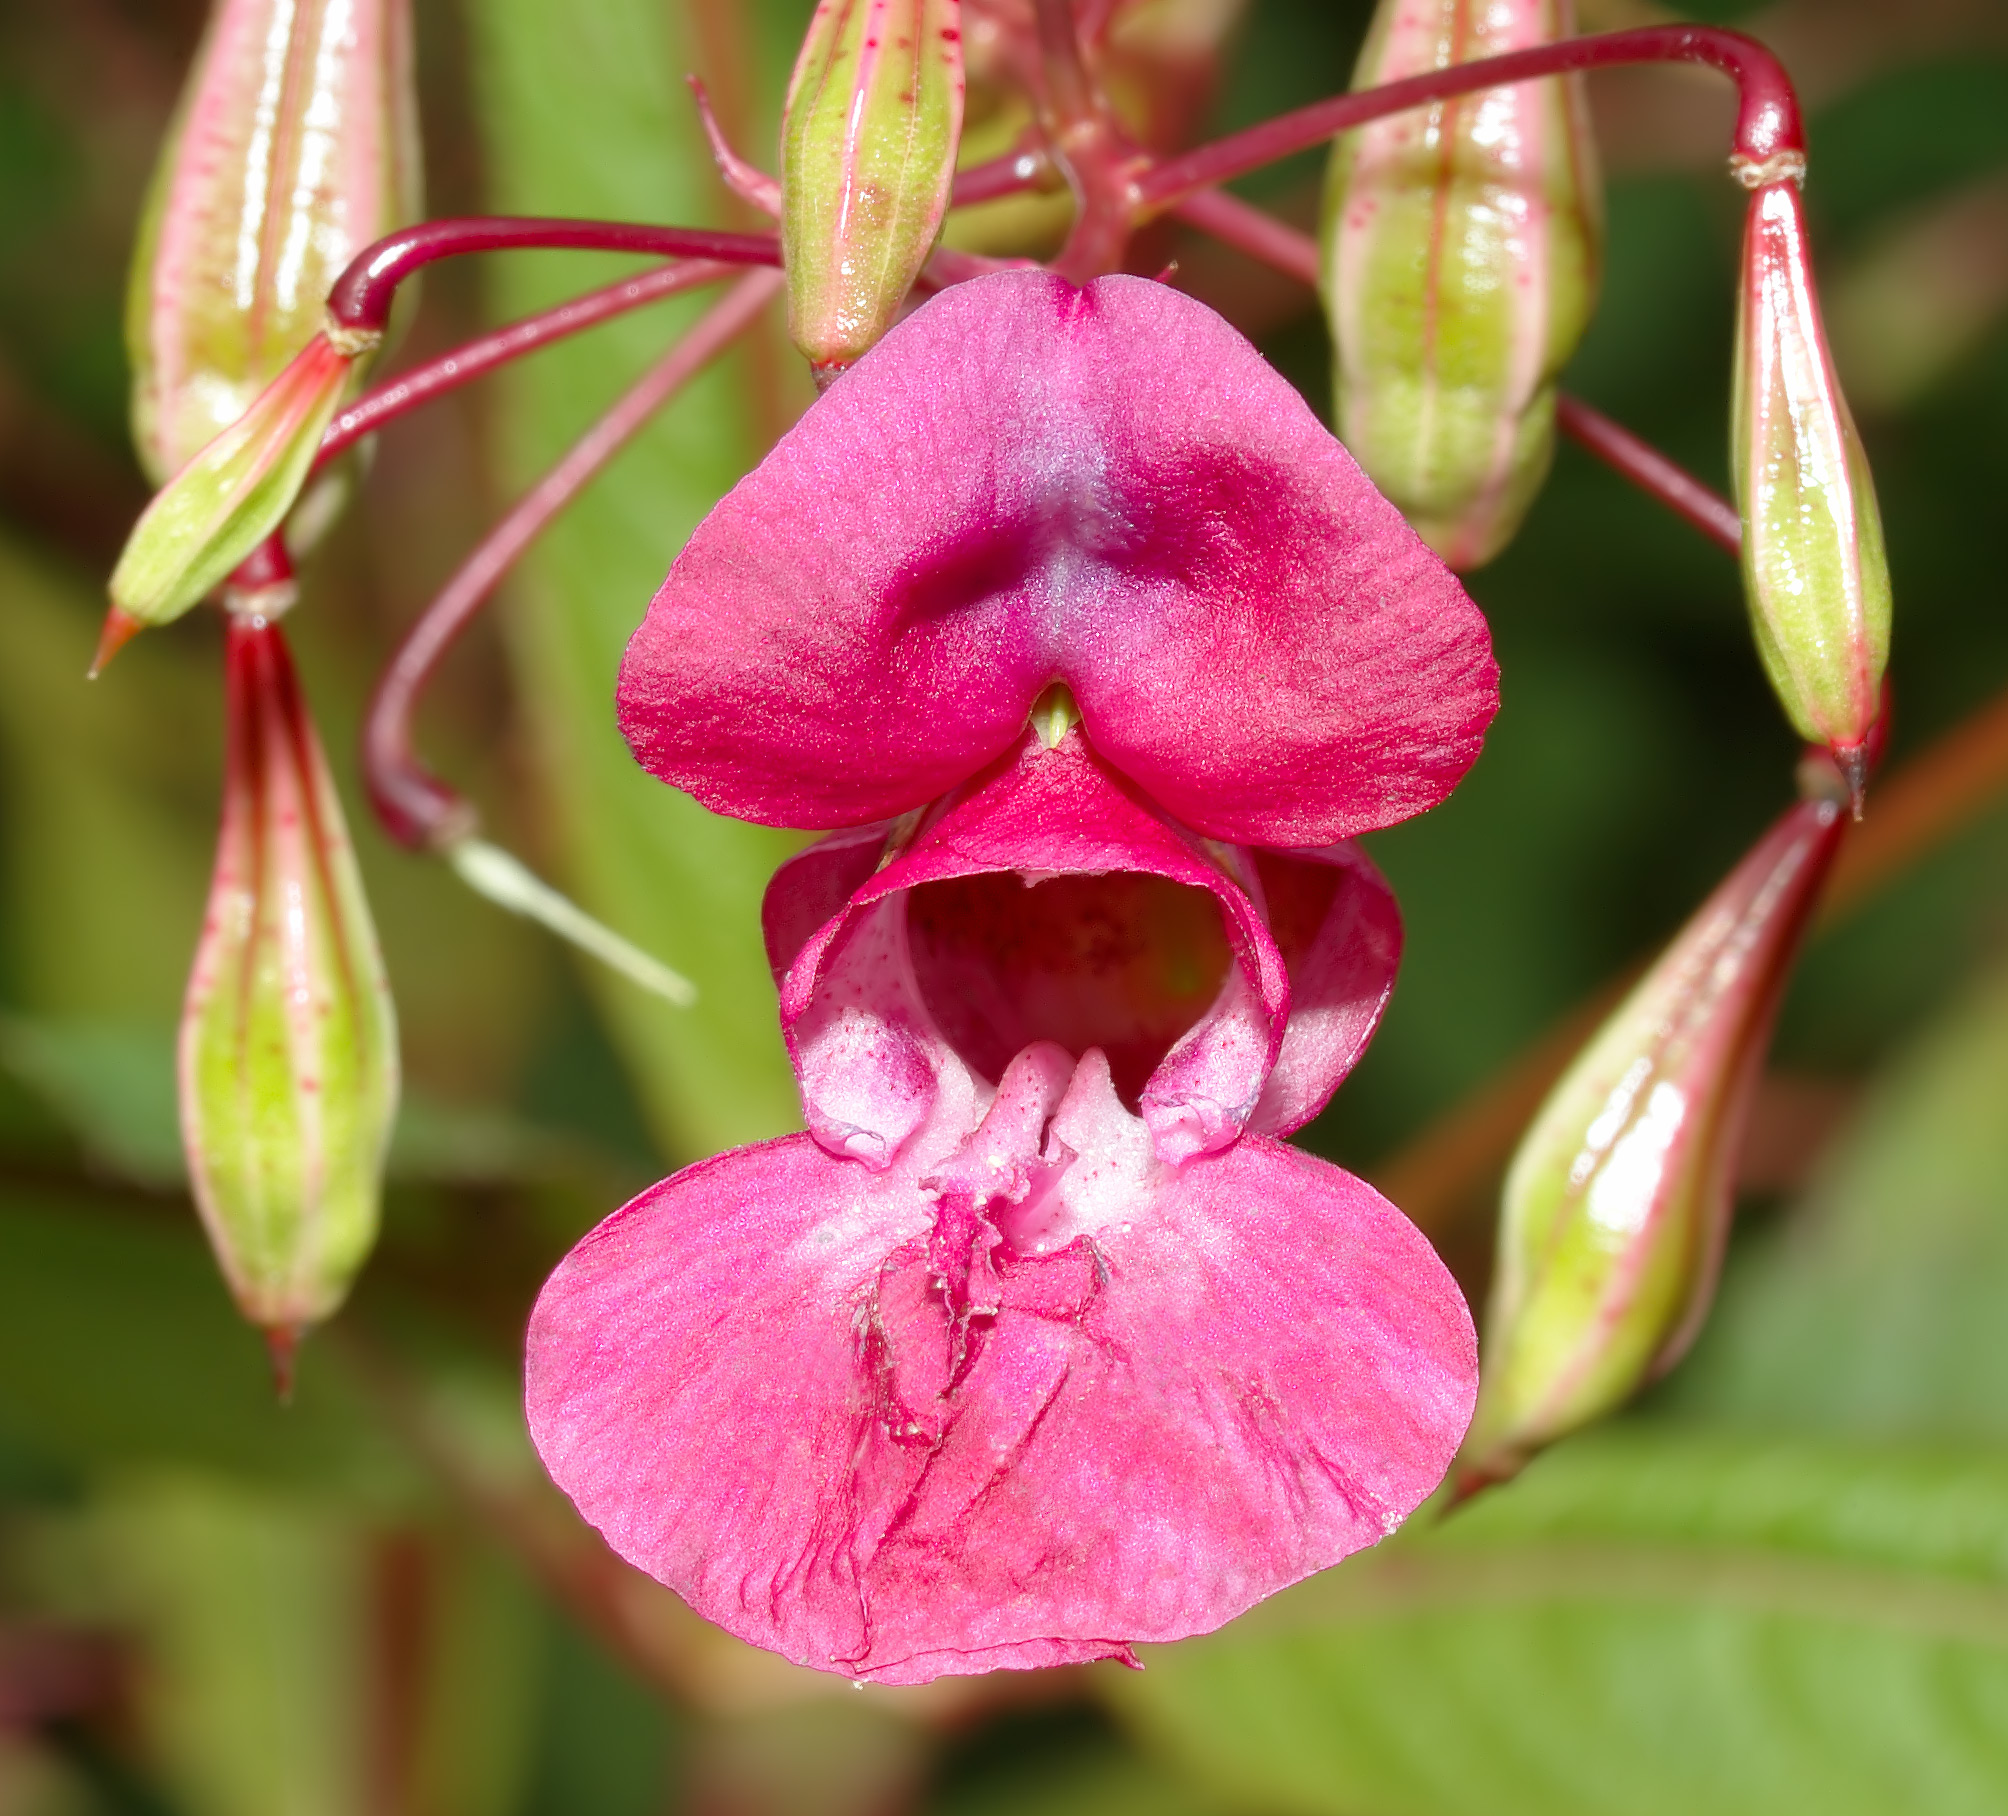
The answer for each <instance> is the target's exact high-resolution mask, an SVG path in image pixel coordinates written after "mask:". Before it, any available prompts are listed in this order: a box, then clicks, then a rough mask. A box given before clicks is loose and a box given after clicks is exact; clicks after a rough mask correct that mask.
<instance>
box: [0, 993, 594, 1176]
mask: <svg viewBox="0 0 2008 1816" xmlns="http://www.w3.org/2000/svg"><path fill="white" fill-rule="evenodd" d="M0 1067H4V1068H5V1069H6V1070H7V1071H9V1072H11V1073H13V1075H14V1076H15V1077H16V1078H17V1079H19V1080H20V1081H21V1082H22V1083H23V1084H25V1085H27V1086H28V1087H29V1088H30V1089H31V1090H33V1091H34V1092H35V1094H36V1095H37V1096H38V1097H40V1098H41V1099H42V1100H43V1102H44V1103H45V1104H46V1105H47V1106H48V1108H49V1109H50V1110H51V1111H52V1112H53V1113H54V1114H55V1115H56V1116H57V1117H58V1118H60V1120H61V1121H62V1122H63V1123H64V1124H65V1125H66V1126H67V1127H68V1128H69V1129H70V1130H71V1131H72V1132H73V1133H74V1134H75V1135H76V1136H77V1138H78V1139H79V1140H80V1141H81V1142H82V1143H83V1145H84V1147H85V1149H86V1151H87V1152H88V1153H89V1154H90V1155H91V1156H92V1158H93V1159H94V1160H96V1161H97V1162H99V1163H100V1164H101V1165H102V1166H103V1167H104V1168H106V1169H107V1170H108V1171H110V1172H112V1173H114V1174H117V1175H118V1176H120V1177H121V1178H125V1179H129V1180H131V1181H133V1182H134V1183H135V1184H137V1185H143V1186H147V1187H150V1188H153V1189H155V1190H163V1189H171V1188H177V1187H179V1186H181V1185H182V1184H183V1183H184V1182H185V1181H186V1179H187V1176H188V1170H187V1167H186V1165H185V1164H184V1162H183V1159H182V1152H181V1125H180V1118H179V1113H178V1110H177V1108H176V1101H175V1090H176V1087H175V1060H174V1030H173V1029H172V1028H171V1027H164V1026H158V1025H154V1024H146V1023H141V1024H133V1023H127V1022H113V1021H99V1020H92V1019H75V1020H72V1019H66V1018H63V1017H58V1016H38V1017H30V1016H20V1015H0ZM617 1165H618V1163H617V1162H616V1161H615V1160H613V1159H611V1158H610V1157H609V1156H607V1155H606V1154H604V1153H601V1152H600V1151H599V1150H598V1149H597V1148H596V1147H595V1146H594V1145H593V1144H592V1143H591V1142H590V1141H588V1140H585V1139H582V1138H581V1137H579V1136H578V1135H576V1134H573V1133H571V1132H570V1131H565V1132H559V1131H557V1130H551V1129H544V1128H540V1127H538V1126H536V1125H535V1124H534V1123H530V1122H526V1121H525V1120H524V1119H523V1118H521V1117H519V1116H515V1115H512V1114H511V1113H510V1112H508V1111H506V1110H499V1109H494V1108H489V1107H482V1106H475V1107H463V1106H460V1105H456V1104H444V1103H439V1102H436V1101H434V1100H432V1099H430V1098H427V1097H425V1096H423V1095H420V1094H417V1093H409V1092H408V1093H407V1094H406V1095H405V1097H404V1100H403V1102H402V1103H400V1105H399V1106H398V1118H397V1124H396V1127H395V1129H394V1131H393V1133H392V1137H391V1145H390V1158H389V1172H390V1176H391V1177H392V1178H393V1179H399V1180H428V1181H434V1182H439V1183H447V1184H456V1185H494V1184H500V1183H506V1182H511V1181H548V1180H566V1179H570V1180H584V1181H587V1182H590V1183H592V1184H594V1185H599V1184H602V1183H604V1181H605V1180H606V1179H608V1178H609V1177H610V1176H611V1175H612V1174H613V1172H614V1171H615V1170H616V1167H617Z"/></svg>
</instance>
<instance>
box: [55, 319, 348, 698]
mask: <svg viewBox="0 0 2008 1816" xmlns="http://www.w3.org/2000/svg"><path fill="white" fill-rule="evenodd" d="M336 336H339V338H340V339H341V341H342V346H343V347H347V348H350V349H352V350H353V351H351V352H344V351H343V350H342V348H341V347H337V346H336V345H335V344H334V338H333V337H336ZM378 338H379V337H378V336H376V335H374V334H368V333H358V332H356V331H353V330H350V331H343V330H337V329H330V330H329V332H327V333H322V334H316V335H315V336H314V337H313V338H312V339H311V340H309V341H308V342H307V344H306V345H305V346H304V347H303V348H301V349H300V351H299V353H298V354H296V355H295V356H294V358H293V360H292V362H291V363H290V364H289V365H287V366H286V367H285V368H284V369H283V370H281V372H280V373H279V375H278V376H277V377H276V378H274V379H273V381H272V382H271V383H270V384H269V385H267V386H266V387H265V389H264V390H263V391H261V392H260V393H259V394H258V395H257V396H256V397H255V398H253V399H252V400H251V403H250V405H249V407H248V408H246V409H245V411H244V412H243V414H242V415H240V416H239V417H237V418H236V420H235V421H233V422H232V423H231V424H230V425H229V426H228V427H227V428H226V429H224V430H223V432H222V433H221V434H219V435H218V436H217V437H216V438H215V440H213V441H211V442H210V443H209V444H208V445H207V446H206V447H204V448H203V449H202V450H201V451H200V452H199V453H197V454H196V456H195V458H194V459H193V460H191V461H189V462H188V464H187V465H186V466H184V467H182V468H181V470H180V471H179V472H177V473H176V474H175V476H174V477H173V478H172V479H170V480H169V481H168V482H167V484H166V485H165V486H163V487H162V488H161V489H160V491H159V492H157V493H156V494H155V495H154V499H153V502H152V503H151V504H149V505H148V506H147V508H146V510H145V512H144V513H143V514H142V515H141V517H140V520H139V522H138V523H136V524H135V525H133V531H132V534H131V535H130V536H128V537H127V538H126V545H125V548H124V549H123V551H121V553H120V555H119V562H118V566H117V567H116V568H114V569H113V570H112V579H111V598H112V609H111V615H110V617H109V618H108V619H107V620H106V624H105V632H104V638H103V641H102V643H101V645H100V648H99V665H100V666H102V664H103V663H104V662H105V661H107V660H109V659H110V657H111V655H112V654H113V653H114V652H115V651H116V650H117V649H118V647H119V646H120V645H121V644H122V643H124V642H125V641H126V639H127V638H129V637H130V636H132V635H133V633H134V632H135V631H138V630H140V629H141V628H143V627H145V626H148V625H157V624H167V623H169V622H171V621H172V620H174V619H176V618H179V617H180V616H181V615H182V613H184V612H185V611H187V610H188V609H189V608H190V607H191V606H193V605H195V604H197V603H198V602H199V601H200V600H201V599H202V598H203V596H204V595H205V594H207V593H208V592H209V591H210V590H211V589H212V588H214V587H216V586H218V585H220V584H221V583H222V582H223V580H224V579H225V578H226V577H227V576H228V575H229V573H230V571H231V570H232V569H233V568H235V567H236V566H237V564H238V563H239V562H241V561H242V560H243V559H244V558H245V556H247V555H249V554H250V553H251V551H252V550H253V549H255V548H256V547H257V546H258V545H259V544H260V543H261V542H263V541H264V540H265V538H266V537H267V536H269V535H270V534H271V533H272V532H273V531H274V530H276V529H277V528H278V527H279V526H280V524H281V523H283V522H284V521H285V518H286V513H287V512H288V511H289V510H291V509H292V507H293V500H294V499H295V498H296V497H298V496H299V492H300V488H301V487H302V486H303V485H305V484H306V481H307V475H308V473H309V472H310V471H311V470H312V468H313V464H314V456H315V454H316V453H317V452H319V450H320V446H321V436H322V435H323V434H324V433H325V432H326V430H327V426H328V422H329V419H330V418H332V417H333V415H334V413H335V408H336V406H337V405H338V404H339V403H340V402H341V400H342V394H343V393H344V392H345V391H346V390H347V389H348V385H349V377H350V373H351V371H352V369H353V366H354V363H355V359H356V357H358V356H359V355H360V354H362V353H365V352H367V351H368V350H369V349H370V348H372V347H374V346H375V344H376V342H377V340H378ZM92 672H93V673H95V672H96V669H95V668H94V669H93V670H92Z"/></svg>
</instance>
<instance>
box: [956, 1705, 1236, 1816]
mask: <svg viewBox="0 0 2008 1816" xmlns="http://www.w3.org/2000/svg"><path fill="white" fill-rule="evenodd" d="M1089 1713H1090V1711H1089V1710H1085V1709H1082V1708H1079V1707H1063V1708H1062V1709H1059V1710H1056V1711H1052V1712H1043V1711H1033V1712H1031V1713H1030V1714H1028V1715H1011V1714H1007V1715H1005V1716H1003V1717H1002V1718H1000V1719H995V1720H993V1721H992V1722H990V1723H989V1724H988V1726H987V1727H985V1728H983V1729H980V1730H979V1731H978V1732H977V1734H976V1735H975V1737H974V1739H973V1740H965V1741H964V1742H963V1743H962V1748H961V1751H960V1755H959V1756H956V1755H951V1757H950V1759H949V1760H948V1762H947V1764H946V1766H945V1768H944V1770H943V1771H942V1774H941V1782H940V1783H939V1784H938V1785H937V1786H936V1787H935V1789H934V1792H933V1794H932V1795H931V1796H929V1797H928V1798H927V1799H926V1800H925V1801H924V1802H923V1804H922V1805H921V1808H922V1810H923V1812H924V1816H1020V1813H1021V1812H1025V1811H1035V1810H1036V1811H1037V1812H1038V1813H1039V1816H1216V1813H1217V1812H1221V1811H1224V1810H1228V1809H1235V1808H1239V1807H1241V1806H1240V1805H1238V1804H1236V1803H1234V1802H1232V1801H1228V1802H1220V1801H1216V1800H1215V1799H1214V1798H1212V1797H1210V1796H1209V1795H1208V1794H1207V1793H1206V1791H1205V1790H1204V1789H1202V1788H1201V1787H1200V1786H1199V1785H1196V1784H1195V1783H1193V1782H1192V1779H1191V1777H1190V1775H1188V1774H1185V1773H1182V1772H1177V1771H1175V1770H1173V1769H1172V1768H1171V1767H1168V1766H1166V1765H1163V1764H1161V1763H1160V1762H1158V1761H1155V1760H1150V1759H1145V1758H1142V1757H1140V1756H1139V1755H1138V1754H1137V1753H1136V1752H1135V1751H1134V1750H1133V1749H1132V1748H1130V1747H1128V1746H1125V1745H1124V1744H1123V1742H1122V1739H1121V1737H1120V1736H1119V1735H1116V1734H1113V1733H1110V1732H1109V1731H1108V1729H1107V1724H1106V1721H1105V1720H1097V1721H1095V1722H1094V1723H1093V1725H1089V1724H1088V1723H1087V1722H1086V1721H1084V1719H1083V1718H1084V1716H1086V1715H1087V1714H1089Z"/></svg>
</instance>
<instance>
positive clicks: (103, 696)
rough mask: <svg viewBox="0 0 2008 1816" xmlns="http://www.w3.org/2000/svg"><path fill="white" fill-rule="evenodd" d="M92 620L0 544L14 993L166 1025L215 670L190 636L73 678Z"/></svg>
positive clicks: (2, 778) (212, 752)
mask: <svg viewBox="0 0 2008 1816" xmlns="http://www.w3.org/2000/svg"><path fill="white" fill-rule="evenodd" d="M101 609H102V608H101V606H100V605H99V603H98V602H97V601H95V600H93V599H92V598H91V597H90V596H89V594H88V593H87V592H85V590H84V589H83V588H81V587H80V586H78V585H77V584H76V583H75V582H74V581H73V580H71V579H70V578H68V577H67V576H64V575H61V574H59V573H57V572H56V571H54V570H52V569H50V568H48V567H46V566H44V565H42V564H41V563H39V562H36V561H32V560H30V559H29V558H27V557H26V556H24V555H22V554H21V553H20V552H19V550H18V549H16V548H15V547H14V546H13V545H12V544H11V543H9V542H7V541H6V540H4V538H0V620H4V623H5V627H6V660H5V661H0V786H4V788H5V791H6V794H5V799H6V811H5V816H4V841H5V842H4V847H0V850H4V862H5V865H6V880H7V884H8V889H7V897H6V904H5V909H6V917H7V925H6V929H5V931H6V936H7V940H6V949H7V957H8V960H9V963H10V968H11V972H12V975H11V977H10V980H9V983H10V990H9V994H10V995H11V996H12V997H13V998H14V1000H15V1001H16V1002H18V1003H19V1004H20V1005H22V1006H23V1007H26V1008H29V1009H34V1010H40V1011H43V1012H48V1013H56V1014H67V1015H95V1016H106V1017H111V1018H115V1019H131V1018H134V1017H145V1016H153V1017H158V1018H160V1019H161V1020H171V1019H172V1018H173V1016H174V1015H175V1014H176V1013H177V1012H178V1011H179V1009H180V1006H181V992H182V985H183V982H184V980H185V978H186V976H187V970H188V956H189V953H190V952H191V951H193V949H194V945H195V934H196V930H197V928H198V927H199V926H200V924H201V920H202V903H203V897H204V895H205V893H206V890H207V886H208V880H209V854H210V847H211V845H212V843H213V841H214V837H215V832H214V827H215V815H216V806H215V798H216V796H215V789H216V782H215V777H216V774H217V772H218V765H219V758H218V746H219V745H220V742H221V736H220V727H221V723H222V718H221V700H220V694H219V685H218V684H219V682H220V679H221V666H220V664H219V663H217V662H216V661H215V658H214V646H213V643H212V642H211V640H210V639H209V638H208V637H206V636H203V635H201V634H199V633H195V634H190V635H186V636H180V637H173V638H169V637H160V638H148V639H145V640H143V642H142V643H141V644H140V645H139V646H137V647H135V648H134V649H132V650H129V651H128V652H127V658H128V659H129V660H130V661H131V662H132V667H131V668H130V669H128V668H127V667H126V665H125V663H124V662H121V663H120V664H119V666H118V667H117V668H116V669H114V670H112V671H111V672H110V673H108V674H107V675H106V676H105V677H104V679H102V680H100V681H96V682H86V681H85V680H84V669H85V667H86V665H87V664H88V663H89V661H90V650H91V644H92V640H93V638H94V637H95V636H96V634H97V633H96V628H95V627H96V620H97V618H98V616H99V613H100V611H101ZM205 628H206V627H205Z"/></svg>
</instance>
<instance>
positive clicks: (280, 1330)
mask: <svg viewBox="0 0 2008 1816" xmlns="http://www.w3.org/2000/svg"><path fill="white" fill-rule="evenodd" d="M300 1334H301V1327H300V1326H299V1325H297V1324H268V1325H267V1326H266V1327H265V1351H266V1354H268V1355H269V1356H270V1357H271V1358H272V1390H273V1392H275V1393H276V1394H277V1395H278V1396H279V1404H280V1405H281V1406H291V1405H292V1404H293V1382H294V1379H295V1376H296V1374H297V1372H298V1368H299V1359H300Z"/></svg>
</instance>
